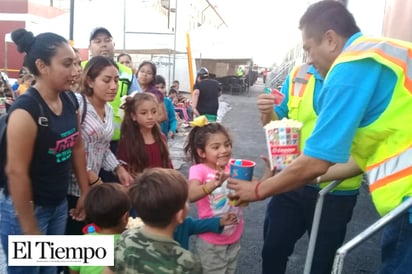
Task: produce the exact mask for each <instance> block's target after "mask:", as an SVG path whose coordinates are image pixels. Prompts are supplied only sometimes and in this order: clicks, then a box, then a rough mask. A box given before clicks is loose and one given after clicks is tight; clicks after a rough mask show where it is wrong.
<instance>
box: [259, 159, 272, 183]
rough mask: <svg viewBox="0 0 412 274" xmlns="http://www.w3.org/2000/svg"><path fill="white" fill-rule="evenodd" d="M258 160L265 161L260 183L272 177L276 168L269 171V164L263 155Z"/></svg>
mask: <svg viewBox="0 0 412 274" xmlns="http://www.w3.org/2000/svg"><path fill="white" fill-rule="evenodd" d="M260 159H262V160H263V161H265V173H264V174H263V176H262V178H261V179H260V181H261V182H262V181H264V180H266V179H268V178H270V177H272V176H273V174H275V172H276V167H274V168H273V170H271V169H270V162H269V159H268V157H266V156H264V155H260Z"/></svg>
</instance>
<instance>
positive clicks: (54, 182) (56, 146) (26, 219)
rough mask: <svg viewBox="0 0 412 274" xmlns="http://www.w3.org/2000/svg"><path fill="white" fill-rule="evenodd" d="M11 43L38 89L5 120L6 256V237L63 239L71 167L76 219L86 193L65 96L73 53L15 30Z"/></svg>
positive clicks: (71, 108)
mask: <svg viewBox="0 0 412 274" xmlns="http://www.w3.org/2000/svg"><path fill="white" fill-rule="evenodd" d="M12 39H13V41H14V42H15V43H16V45H17V49H18V51H19V52H25V53H26V55H25V60H24V64H25V65H26V66H27V68H28V69H29V70H30V72H31V73H32V74H33V75H35V77H36V84H35V86H34V87H32V88H30V90H28V91H27V93H28V95H22V96H21V97H19V98H18V99H17V100H16V102H15V103H14V104H13V105H12V106H11V109H10V112H9V117H8V124H7V134H6V140H7V157H6V159H7V166H6V175H7V180H6V181H7V182H6V184H5V193H6V195H5V197H4V198H3V199H2V200H1V201H0V208H1V220H0V235H1V242H2V245H3V249H4V251H5V254H6V255H7V254H8V252H9V250H8V247H7V236H8V235H21V234H26V235H39V234H44V235H62V234H64V229H65V223H66V219H67V201H66V193H67V185H68V181H69V174H70V171H71V168H72V166H73V169H74V170H75V174H76V176H77V181H78V182H79V185H80V189H81V192H82V195H81V198H80V199H79V203H78V206H77V208H76V210H75V211H74V213H73V217H74V218H84V216H83V215H84V213H83V210H82V208H83V200H84V196H85V194H86V193H87V191H88V181H87V172H86V163H85V154H84V147H83V144H82V140H81V136H80V135H79V132H78V117H77V107H78V105H77V103H76V102H77V101H75V100H72V99H71V98H70V96H72V94H70V93H68V92H64V91H66V90H69V89H70V85H71V83H72V82H73V81H74V79H75V78H76V76H77V75H76V74H77V71H76V66H75V58H76V57H75V54H74V51H73V49H72V48H71V47H70V45H69V44H68V42H67V40H66V39H64V38H63V37H61V36H59V35H57V34H54V33H42V34H39V35H38V36H36V37H34V36H33V34H32V33H31V32H28V31H26V30H25V29H18V30H15V31H14V32H13V33H12ZM10 252H14V251H13V250H10ZM41 268H42V270H41V271H42V273H56V272H57V268H56V267H41ZM43 268H44V269H43ZM7 270H8V273H11V274H12V273H17V272H19V271H23V269H21V267H10V266H9V267H8V269H7ZM39 271H40V270H39V267H29V268H27V266H26V267H25V268H24V273H38V272H39ZM19 273H23V272H19Z"/></svg>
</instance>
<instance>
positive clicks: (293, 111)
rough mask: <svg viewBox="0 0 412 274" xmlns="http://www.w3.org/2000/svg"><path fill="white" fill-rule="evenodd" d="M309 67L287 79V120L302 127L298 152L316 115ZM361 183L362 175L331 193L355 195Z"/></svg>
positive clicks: (298, 68)
mask: <svg viewBox="0 0 412 274" xmlns="http://www.w3.org/2000/svg"><path fill="white" fill-rule="evenodd" d="M309 67H310V66H309V65H308V64H303V65H301V66H296V67H294V68H293V69H292V71H291V73H290V75H291V77H289V101H288V108H289V114H288V116H289V118H291V119H294V120H297V121H300V122H302V123H303V127H302V129H301V133H300V142H299V146H300V150H303V147H304V145H305V142H306V140H307V139H308V138H309V136H310V135H311V134H312V131H313V128H314V127H315V123H316V118H317V115H316V113H315V110H314V109H313V93H314V90H315V81H316V79H315V76H314V75H313V74H312V73H309ZM361 182H362V175H358V176H354V177H351V178H348V179H346V180H344V181H343V182H342V183H340V184H339V185H338V186H337V187H335V188H334V189H333V191H332V193H333V192H335V193H338V192H342V194H344V192H343V191H345V192H347V193H348V194H351V192H353V194H356V193H357V192H358V191H357V190H358V189H359V187H360V185H361ZM330 183H331V182H330V181H329V182H322V183H321V184H320V187H321V188H324V187H326V186H327V185H328V184H330Z"/></svg>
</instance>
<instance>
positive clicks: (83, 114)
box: [80, 94, 87, 125]
mask: <svg viewBox="0 0 412 274" xmlns="http://www.w3.org/2000/svg"><path fill="white" fill-rule="evenodd" d="M81 96H82V99H83V112H82V117H81V119H80V124H81V125H82V124H83V122H84V119H85V118H86V113H87V101H86V96H84V94H81Z"/></svg>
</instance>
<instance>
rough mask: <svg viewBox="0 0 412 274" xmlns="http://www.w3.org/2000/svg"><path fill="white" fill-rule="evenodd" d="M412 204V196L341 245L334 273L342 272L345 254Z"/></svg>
mask: <svg viewBox="0 0 412 274" xmlns="http://www.w3.org/2000/svg"><path fill="white" fill-rule="evenodd" d="M411 206H412V198H411V199H407V200H406V201H405V202H403V203H401V204H400V205H399V206H397V207H396V208H395V209H393V210H392V211H390V212H389V213H388V214H386V215H385V216H383V217H382V218H380V219H379V220H378V221H376V222H375V223H373V224H372V225H371V226H369V227H368V228H366V229H365V230H364V231H362V232H361V233H360V234H358V235H357V236H355V238H353V239H352V240H350V241H349V242H347V243H346V244H344V245H343V246H341V247H340V248H339V249H338V250H337V251H336V255H335V260H334V262H333V269H332V274H341V273H342V269H343V262H344V259H345V256H346V254H347V253H348V252H349V251H350V250H352V249H353V248H354V247H356V246H357V245H359V244H360V243H362V242H363V241H365V240H367V239H368V238H369V237H371V236H372V235H373V234H375V233H376V232H378V231H379V230H380V229H381V228H382V227H384V226H385V225H387V224H388V223H389V222H391V221H392V220H393V219H395V218H397V217H399V215H401V214H402V213H404V212H405V211H406V210H408V209H409V208H410V207H411Z"/></svg>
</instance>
